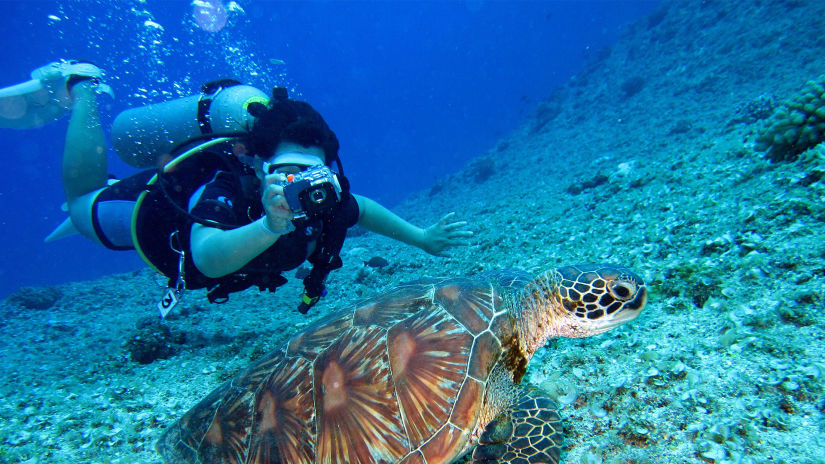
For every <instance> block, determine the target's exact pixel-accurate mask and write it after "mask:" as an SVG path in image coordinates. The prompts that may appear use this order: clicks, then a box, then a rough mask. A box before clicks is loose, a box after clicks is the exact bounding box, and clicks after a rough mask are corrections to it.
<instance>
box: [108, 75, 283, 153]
mask: <svg viewBox="0 0 825 464" xmlns="http://www.w3.org/2000/svg"><path fill="white" fill-rule="evenodd" d="M201 92H202V93H201V94H200V95H192V96H189V97H183V98H178V99H175V100H170V101H167V102H163V103H155V104H152V105H146V106H141V107H138V108H132V109H128V110H126V111H124V112H122V113H120V114H119V115H118V116H117V117H116V118H115V121H114V123H113V125H112V132H111V134H112V145H113V146H114V149H115V152H116V153H117V154H118V156H120V158H121V159H122V160H123V161H125V162H126V163H127V164H129V165H131V166H134V167H136V168H149V167H159V166H160V165H161V164H163V163H164V162H165V161H167V160H168V159H166V155H169V154H170V153H172V151H173V149H175V148H176V147H178V146H180V145H181V144H184V143H187V142H189V141H192V140H194V139H197V138H201V137H203V136H214V137H220V136H222V135H237V134H238V133H239V132H249V131H251V130H252V125H253V124H254V122H255V117H254V116H252V115H251V114H250V113H249V111H248V108H249V105H250V104H252V103H260V104H262V105H264V106H265V105H267V103H268V102H269V99H268V98H267V96H266V94H265V93H263V92H262V91H260V90H258V89H256V88H255V87H251V86H248V85H241V84H240V83H239V82H238V81H235V80H232V79H223V80H219V81H215V82H208V83H206V84H204V85H203V87H202V88H201Z"/></svg>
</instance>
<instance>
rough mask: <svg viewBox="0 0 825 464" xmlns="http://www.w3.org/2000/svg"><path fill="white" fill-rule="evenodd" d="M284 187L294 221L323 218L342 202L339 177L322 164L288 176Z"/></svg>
mask: <svg viewBox="0 0 825 464" xmlns="http://www.w3.org/2000/svg"><path fill="white" fill-rule="evenodd" d="M283 187H284V198H285V199H286V202H287V204H288V205H289V209H291V210H292V213H293V220H305V219H314V218H317V217H320V216H323V215H324V213H326V212H327V211H328V210H330V209H331V208H333V207H334V206H335V205H337V204H338V203H339V202H340V201H341V184H340V183H339V182H338V176H336V175H335V173H334V172H332V170H331V169H330V168H328V167H327V166H324V165H322V164H321V165H317V166H312V167H311V168H309V169H307V170H305V171H301V172H297V173H295V174H290V175H288V176H287V178H286V182H285V183H284V185H283Z"/></svg>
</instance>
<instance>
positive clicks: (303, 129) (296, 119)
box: [251, 97, 339, 164]
mask: <svg viewBox="0 0 825 464" xmlns="http://www.w3.org/2000/svg"><path fill="white" fill-rule="evenodd" d="M256 113H258V114H255V125H254V126H253V127H252V137H251V139H252V150H253V151H254V152H255V153H256V154H258V155H259V156H261V157H263V158H267V157H269V156H270V155H271V154H272V152H273V151H274V150H275V148H276V147H277V146H278V144H279V143H281V142H292V143H297V144H299V145H301V146H304V147H309V146H318V147H321V149H323V150H324V157H325V158H326V160H325V161H326V163H327V164H330V163H332V162H333V161H337V160H338V148H339V144H338V137H336V136H335V132H333V131H332V129H330V128H329V126H328V125H327V123H326V121H324V118H323V117H322V116H321V113H319V112H318V111H316V110H315V108H313V107H312V106H311V105H310V104H309V103H307V102H304V101H300V100H292V99H289V98H285V97H282V98H273V99H272V100H271V101H270V103H269V106H268V107H267V108H266V110H265V111H257V112H256Z"/></svg>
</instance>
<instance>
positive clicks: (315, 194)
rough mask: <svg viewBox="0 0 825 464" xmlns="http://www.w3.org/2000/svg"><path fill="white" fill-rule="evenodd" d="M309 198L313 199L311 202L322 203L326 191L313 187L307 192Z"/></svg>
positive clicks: (325, 197)
mask: <svg viewBox="0 0 825 464" xmlns="http://www.w3.org/2000/svg"><path fill="white" fill-rule="evenodd" d="M309 199H310V200H312V201H313V203H319V204H320V203H323V202H324V200H326V199H327V192H325V191H324V189H315V190H313V191H312V192H310V194H309Z"/></svg>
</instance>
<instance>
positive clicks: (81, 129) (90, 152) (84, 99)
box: [63, 81, 108, 210]
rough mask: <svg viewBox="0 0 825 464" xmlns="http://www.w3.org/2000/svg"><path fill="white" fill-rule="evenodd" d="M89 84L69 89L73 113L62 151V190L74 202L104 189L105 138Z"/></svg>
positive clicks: (105, 178)
mask: <svg viewBox="0 0 825 464" xmlns="http://www.w3.org/2000/svg"><path fill="white" fill-rule="evenodd" d="M95 85H96V84H95V83H93V82H92V81H84V82H79V83H77V84H75V85H74V86H73V87H72V89H71V94H72V100H73V101H72V113H71V118H70V119H69V128H68V130H67V132H66V144H65V146H64V149H63V189H64V190H65V192H66V202H67V203H68V205H69V209H70V210H71V209H72V203H73V200H75V199H77V198H78V197H80V196H83V195H85V194H87V193H90V192H93V191H95V190H97V189H100V188H103V187H105V186H106V181H107V177H108V170H107V166H106V139H105V138H104V136H103V128H102V126H101V125H100V117H99V116H98V111H97V89H96V88H95Z"/></svg>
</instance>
